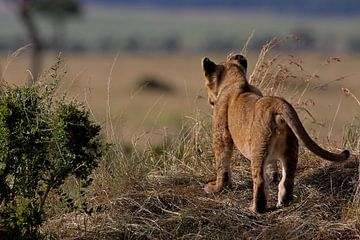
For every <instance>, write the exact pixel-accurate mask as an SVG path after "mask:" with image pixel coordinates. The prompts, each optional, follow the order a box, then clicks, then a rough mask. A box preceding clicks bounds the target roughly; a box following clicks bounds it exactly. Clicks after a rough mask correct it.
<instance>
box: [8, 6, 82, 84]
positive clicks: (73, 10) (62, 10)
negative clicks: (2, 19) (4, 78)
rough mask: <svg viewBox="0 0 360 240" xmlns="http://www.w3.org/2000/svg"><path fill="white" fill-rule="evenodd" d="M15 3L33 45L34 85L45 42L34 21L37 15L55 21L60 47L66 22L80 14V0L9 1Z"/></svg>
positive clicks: (32, 80) (31, 80)
mask: <svg viewBox="0 0 360 240" xmlns="http://www.w3.org/2000/svg"><path fill="white" fill-rule="evenodd" d="M8 1H9V2H12V3H15V4H16V5H17V8H18V14H19V16H20V19H21V21H22V22H23V24H24V26H25V28H26V30H27V32H28V36H29V39H30V41H31V44H32V54H31V62H32V66H31V73H32V76H31V77H30V78H29V84H33V83H34V82H36V80H37V79H38V77H39V74H40V70H41V65H42V50H43V47H44V46H43V42H42V40H41V37H40V33H39V27H38V25H37V24H36V22H35V20H34V16H35V14H37V13H41V14H43V15H45V16H47V17H50V18H51V19H53V21H54V32H55V33H56V34H55V37H54V39H55V44H56V45H57V47H59V45H58V44H59V43H60V42H61V39H62V36H59V35H60V34H63V33H64V20H65V18H66V17H68V16H70V15H75V14H79V13H80V3H79V1H78V0H14V1H13V0H8Z"/></svg>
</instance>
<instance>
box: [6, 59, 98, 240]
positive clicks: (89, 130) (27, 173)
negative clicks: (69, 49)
mask: <svg viewBox="0 0 360 240" xmlns="http://www.w3.org/2000/svg"><path fill="white" fill-rule="evenodd" d="M58 65H59V63H57V65H56V66H55V67H53V68H52V70H51V71H52V73H51V74H50V76H51V78H53V79H55V82H54V83H52V84H48V85H46V84H41V83H40V84H37V85H35V86H32V87H24V86H20V87H16V86H15V87H9V86H6V87H4V88H3V89H2V90H1V92H0V235H1V239H3V237H5V239H35V238H38V237H40V234H39V233H38V227H39V226H40V224H41V223H42V222H43V221H44V220H45V219H44V218H45V217H44V205H45V204H46V198H47V196H48V194H49V192H51V191H53V192H55V193H58V194H60V193H61V192H62V190H61V188H60V187H61V186H62V184H63V183H64V181H65V180H66V179H67V178H68V177H69V176H74V177H75V178H77V179H79V180H80V182H82V183H83V186H85V187H86V186H87V185H89V184H90V183H91V179H90V177H89V175H90V174H91V172H92V170H93V169H94V168H95V167H96V166H97V165H98V163H99V161H100V159H101V157H102V153H103V144H102V142H101V139H100V138H99V133H100V126H99V125H97V124H96V123H94V122H93V121H92V120H91V119H90V117H89V113H88V111H87V110H85V108H84V107H83V106H81V105H80V104H77V103H75V102H69V103H66V102H65V101H64V99H62V100H56V99H59V98H58V97H57V98H56V97H54V93H55V88H56V85H57V83H56V79H57V78H58V77H59V74H58V70H59V69H58ZM67 202H68V203H69V204H70V205H73V204H72V199H71V198H69V197H67ZM1 228H3V230H1ZM1 231H2V232H1Z"/></svg>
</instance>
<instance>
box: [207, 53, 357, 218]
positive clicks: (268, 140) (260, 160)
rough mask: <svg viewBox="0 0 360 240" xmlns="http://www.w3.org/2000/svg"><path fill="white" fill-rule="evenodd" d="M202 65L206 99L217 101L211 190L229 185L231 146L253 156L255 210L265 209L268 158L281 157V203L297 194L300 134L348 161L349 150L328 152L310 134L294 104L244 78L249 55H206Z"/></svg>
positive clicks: (320, 152) (326, 155)
mask: <svg viewBox="0 0 360 240" xmlns="http://www.w3.org/2000/svg"><path fill="white" fill-rule="evenodd" d="M202 67H203V71H204V75H205V85H206V88H207V92H208V101H209V103H210V104H211V105H212V106H213V150H214V153H215V160H216V181H214V182H210V183H208V184H207V185H206V186H205V191H206V192H208V193H211V192H219V191H221V190H222V189H223V188H225V187H229V186H231V171H230V158H231V155H232V151H233V146H234V144H235V146H236V147H237V148H238V149H239V150H240V152H241V153H242V154H243V155H244V156H245V157H246V158H248V159H250V160H251V172H252V178H253V204H252V207H251V209H252V210H253V211H255V212H259V213H262V212H265V211H266V203H267V200H266V199H267V194H268V184H269V177H268V175H267V174H266V168H267V166H268V165H269V163H272V164H273V162H275V163H276V161H274V160H280V162H281V166H282V179H281V181H280V183H279V193H278V202H277V206H278V207H281V206H284V205H286V204H288V203H289V202H290V201H291V200H292V199H293V188H294V177H295V171H296V165H297V162H298V148H299V144H298V139H300V140H301V141H302V142H303V143H304V145H305V146H306V147H307V148H308V149H309V150H310V151H312V152H313V153H315V154H316V155H318V156H320V157H322V158H324V159H327V160H330V161H335V162H339V161H344V160H346V159H347V158H348V157H349V154H350V153H349V151H348V150H344V151H343V152H341V153H340V154H334V153H331V152H328V151H326V150H324V149H323V148H321V147H320V146H319V145H317V144H316V143H315V142H314V141H313V140H312V139H311V138H310V137H309V135H308V134H307V132H306V131H305V129H304V127H303V125H302V124H301V122H300V119H299V117H298V115H297V113H296V111H295V110H294V108H293V107H292V106H291V105H290V103H288V102H287V101H286V100H284V99H283V98H280V97H273V96H262V94H261V92H260V91H259V90H258V89H257V88H256V87H254V86H251V85H249V83H248V82H247V79H246V69H247V60H246V59H245V58H244V57H243V56H242V55H240V54H236V55H231V56H229V57H228V59H227V61H226V62H224V63H220V64H215V63H214V62H212V61H211V60H210V59H209V58H206V57H205V58H203V60H202Z"/></svg>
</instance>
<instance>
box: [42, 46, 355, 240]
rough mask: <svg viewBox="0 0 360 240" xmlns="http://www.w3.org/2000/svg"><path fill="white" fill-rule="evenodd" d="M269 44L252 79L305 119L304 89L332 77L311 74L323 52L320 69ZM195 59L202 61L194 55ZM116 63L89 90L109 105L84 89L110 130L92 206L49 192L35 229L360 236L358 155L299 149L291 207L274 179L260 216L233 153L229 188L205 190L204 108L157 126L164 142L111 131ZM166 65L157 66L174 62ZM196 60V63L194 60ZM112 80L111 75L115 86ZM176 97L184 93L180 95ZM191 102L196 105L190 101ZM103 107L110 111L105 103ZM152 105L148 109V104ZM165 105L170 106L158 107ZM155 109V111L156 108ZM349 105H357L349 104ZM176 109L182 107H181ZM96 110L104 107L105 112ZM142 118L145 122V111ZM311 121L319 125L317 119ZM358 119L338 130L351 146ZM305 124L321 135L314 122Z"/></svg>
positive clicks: (91, 235) (78, 234)
mask: <svg viewBox="0 0 360 240" xmlns="http://www.w3.org/2000/svg"><path fill="white" fill-rule="evenodd" d="M273 44H278V40H273V41H272V42H270V43H268V44H267V45H265V46H264V49H263V51H262V52H261V54H260V56H259V58H258V62H257V63H256V64H254V65H255V68H254V70H253V73H252V74H251V76H250V79H251V81H252V83H253V84H256V85H257V86H259V87H260V88H261V89H262V90H263V91H264V92H266V94H273V95H284V96H286V98H287V99H289V100H290V101H291V102H292V103H293V104H294V105H295V106H296V107H297V109H298V110H299V112H300V113H301V114H302V118H303V119H305V122H306V118H312V117H313V116H312V114H311V113H310V111H309V110H308V109H309V108H310V107H311V106H312V102H316V101H315V100H312V98H311V96H313V95H311V94H309V92H311V89H312V88H315V87H323V86H324V84H325V85H326V84H328V85H329V82H326V83H321V84H319V83H318V82H316V79H318V75H319V74H320V73H319V72H320V71H321V69H322V68H323V67H325V66H327V65H326V64H327V62H328V61H325V63H324V64H322V65H321V66H320V68H319V69H317V70H316V69H315V70H313V71H310V72H309V71H307V70H306V69H307V68H306V66H304V65H305V63H304V62H303V60H302V59H301V58H299V57H295V56H281V55H277V54H276V55H271V52H270V50H271V48H272V47H273V46H274V45H273ZM245 51H246V49H245ZM120 59H121V56H120ZM196 59H197V63H198V59H200V57H199V58H196ZM329 59H330V60H329V61H330V62H328V63H329V64H331V63H332V61H335V62H336V60H334V59H333V58H329ZM172 60H173V61H174V62H175V63H174V64H175V65H176V64H177V63H178V62H177V61H178V60H177V58H176V57H172ZM192 61H193V59H191V61H190V62H191V64H196V62H195V60H194V61H193V62H192ZM112 63H113V64H112ZM115 63H116V59H115V60H114V59H111V60H108V66H112V67H111V68H110V67H109V68H108V70H109V69H111V71H110V72H111V73H110V75H109V74H104V75H103V77H104V78H105V77H106V76H109V77H108V80H107V81H106V80H104V81H103V82H96V83H95V88H96V87H98V88H100V89H107V91H104V93H103V94H99V96H97V95H96V97H95V96H92V98H95V100H98V99H101V98H102V99H106V104H105V105H102V106H98V107H96V104H99V103H97V102H96V101H94V99H89V96H88V95H85V96H88V98H85V100H86V102H88V103H89V106H91V109H92V111H93V112H94V116H95V117H96V118H98V119H101V121H104V125H105V126H107V132H108V133H107V137H108V138H109V139H111V140H112V142H114V145H113V146H112V148H111V149H110V150H109V152H108V155H107V156H106V158H105V159H104V161H103V162H102V164H101V166H100V167H99V168H98V169H97V170H96V171H95V172H94V173H93V177H94V182H93V184H92V186H91V187H90V188H89V189H88V192H87V195H88V199H89V205H90V206H91V207H93V208H94V213H93V214H92V215H91V216H88V215H86V214H84V213H81V212H75V211H72V210H70V209H67V208H64V207H62V206H61V205H60V204H59V202H58V201H57V199H56V198H55V197H53V198H51V199H50V201H49V203H50V205H51V206H52V208H51V211H49V212H48V217H49V219H48V221H47V222H46V223H45V224H44V225H43V226H42V228H41V231H42V232H44V233H46V234H47V237H48V238H49V239H52V238H58V239H359V238H360V222H359V221H360V212H359V210H358V209H360V198H359V191H360V190H359V182H360V181H359V174H358V168H359V165H358V161H357V159H355V157H354V158H353V159H352V160H351V161H348V162H347V163H344V164H336V165H335V164H330V163H328V162H325V161H324V160H322V159H319V158H317V157H315V156H314V155H313V154H311V153H309V152H307V151H304V150H301V154H300V161H299V162H300V163H299V166H298V174H297V178H296V183H295V185H296V186H295V199H294V202H293V203H292V204H291V205H290V206H289V207H285V208H283V209H275V202H276V195H277V194H276V192H277V186H276V185H272V186H271V190H270V200H269V207H270V209H269V211H268V212H267V213H265V214H262V215H259V214H255V213H253V212H251V211H250V210H248V206H250V203H251V198H252V194H251V192H252V180H251V173H250V167H249V164H250V163H249V161H248V160H246V159H244V158H243V157H241V155H240V154H239V153H237V152H236V154H235V155H234V156H233V161H232V167H233V178H234V179H233V180H234V186H235V187H234V189H233V190H231V191H225V192H223V193H221V194H218V195H208V194H205V193H204V191H203V190H202V188H203V184H204V183H206V182H207V181H209V180H211V178H212V177H214V159H213V158H214V157H213V153H212V149H211V129H210V125H211V116H210V115H209V111H208V110H207V111H203V110H193V112H192V113H191V114H188V115H186V117H185V118H184V119H183V123H182V124H181V127H179V129H178V130H177V131H176V134H169V133H168V131H167V130H164V131H159V130H157V131H153V132H155V133H156V134H157V136H158V141H157V142H160V143H161V144H154V142H153V141H148V137H149V135H147V133H144V134H143V135H136V136H135V137H133V138H132V141H127V140H126V139H124V138H123V137H122V136H123V134H124V131H122V134H115V133H114V132H116V131H117V129H118V128H117V125H116V120H119V119H117V118H116V117H115V118H114V115H117V114H118V110H115V112H114V108H115V107H116V105H115V104H114V100H113V98H115V102H116V101H118V100H119V99H118V95H121V94H116V90H119V91H120V92H121V93H124V91H123V90H121V89H120V88H119V86H118V85H117V84H116V81H119V80H117V78H118V76H119V75H117V74H116V73H115V72H114V73H113V70H115V69H116V67H115V65H116V64H115ZM118 64H120V65H121V63H118ZM144 66H145V65H144ZM120 67H121V66H120ZM151 67H153V65H151ZM169 68H170V70H169V69H168V68H166V69H165V68H164V69H163V70H164V71H171V70H172V69H171V67H169ZM196 68H199V69H200V64H199V63H198V64H197V65H196ZM160 70H161V69H160ZM173 70H174V69H173ZM160 72H161V71H160ZM113 74H114V75H113ZM186 74H189V76H190V75H191V74H192V75H193V74H194V70H192V71H189V72H187V73H181V74H180V75H181V77H182V76H186ZM198 75H199V76H198V79H197V78H195V79H193V81H197V83H196V84H198V85H196V87H191V88H190V90H189V91H186V96H189V95H191V96H196V95H197V93H198V91H199V89H200V87H198V86H199V85H201V84H202V83H201V81H200V70H199V72H198ZM191 78H194V77H190V79H191ZM336 78H338V77H336ZM81 84H83V82H78V83H77V85H76V84H75V88H77V87H78V85H81ZM110 84H113V85H112V87H110ZM186 86H187V85H186ZM114 88H115V89H114ZM186 89H187V87H186ZM194 89H195V90H194ZM114 92H115V94H114ZM110 93H111V95H110ZM345 93H346V96H350V98H349V99H350V100H351V101H352V102H354V99H355V100H356V101H357V98H356V93H352V92H350V90H347V91H345ZM350 93H351V94H350ZM136 94H138V93H136ZM136 94H135V95H136ZM332 96H333V95H332ZM339 96H340V95H339ZM178 97H179V96H178ZM140 98H141V96H140ZM180 98H182V99H184V96H180ZM147 99H149V96H147ZM156 99H159V97H157V98H155V100H156ZM160 99H161V98H160ZM345 99H348V98H344V102H345ZM142 100H143V99H142ZM91 101H94V102H91ZM148 101H149V100H148ZM159 101H160V100H159ZM159 101H158V102H159ZM178 101H179V100H178V99H177V100H176V101H175V102H176V103H178ZM160 102H161V101H160ZM190 102H191V104H193V102H192V100H191V101H190ZM203 102H205V101H203ZM157 104H158V103H155V104H154V103H152V104H151V105H150V106H148V107H150V108H151V107H152V106H153V109H155V108H159V107H158V105H157ZM195 104H202V103H201V102H200V103H199V102H196V103H195ZM344 104H345V103H342V105H340V104H339V105H340V110H339V111H340V112H341V110H342V108H343V107H342V106H344ZM355 104H356V102H355ZM94 106H95V107H94ZM171 106H175V104H174V105H171ZM336 106H338V105H336ZM101 107H103V108H104V109H106V111H104V112H101V111H100V110H99V109H101ZM131 108H133V106H132V107H129V109H131ZM334 108H336V107H334V106H332V108H331V110H332V111H331V112H336V111H335V110H334ZM160 109H161V108H160ZM192 109H193V108H192ZM301 110H303V111H301ZM110 111H111V114H110ZM138 111H143V110H142V109H139V110H138ZM149 111H150V112H151V110H145V112H147V113H148V112H149ZM162 111H166V109H162V110H159V112H162ZM339 111H338V112H339ZM355 111H358V110H355ZM159 112H156V114H155V115H157V116H159V114H160V113H159ZM188 112H189V111H188ZM323 112H327V110H325V111H323ZM350 112H354V108H353V109H350ZM182 114H184V115H185V113H184V112H182ZM337 115H341V114H339V113H337V114H335V117H334V116H333V115H332V114H330V117H329V118H330V119H335V120H336V121H338V120H339V119H341V118H340V116H339V117H337ZM354 115H355V113H353V114H352V115H351V116H350V117H348V119H349V118H350V119H351V118H353V116H354ZM101 116H105V118H104V120H102V119H103V118H101ZM309 116H310V117H309ZM328 116H329V114H328ZM111 119H112V121H111ZM315 122H316V121H315ZM141 123H142V124H144V120H143V119H141ZM320 124H321V123H320ZM311 126H319V125H318V123H317V122H316V123H314V125H311ZM359 126H360V124H359V123H358V122H356V121H354V122H353V123H352V124H350V125H349V126H348V127H347V128H346V129H347V130H346V131H345V134H344V139H343V143H344V145H346V146H347V147H349V148H350V149H351V150H352V151H353V152H359V139H360V138H359V137H360V130H359V129H360V128H359ZM318 128H319V127H318ZM311 133H312V135H313V136H318V135H317V133H318V131H315V132H311ZM333 135H335V133H333ZM141 138H142V139H145V142H146V144H145V145H146V148H144V149H142V150H139V149H140V148H138V144H137V143H138V141H140V140H139V139H141ZM317 140H318V141H319V139H317ZM322 143H323V144H322V145H323V146H325V147H326V148H328V149H332V150H338V149H340V148H342V147H341V146H340V144H339V143H338V142H337V143H336V142H334V141H329V140H327V141H322ZM324 143H325V144H324Z"/></svg>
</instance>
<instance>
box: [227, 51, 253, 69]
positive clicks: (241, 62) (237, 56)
mask: <svg viewBox="0 0 360 240" xmlns="http://www.w3.org/2000/svg"><path fill="white" fill-rule="evenodd" d="M231 60H235V61H236V62H238V63H239V65H240V66H242V67H243V68H244V70H245V71H246V70H247V66H248V64H247V60H246V58H245V57H244V56H243V55H241V54H234V55H231V56H230V57H229V58H228V61H231Z"/></svg>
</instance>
